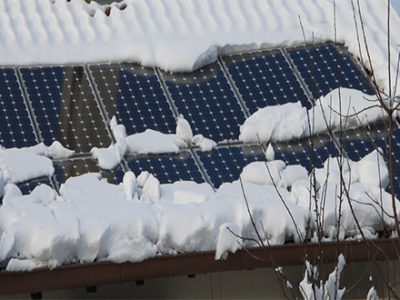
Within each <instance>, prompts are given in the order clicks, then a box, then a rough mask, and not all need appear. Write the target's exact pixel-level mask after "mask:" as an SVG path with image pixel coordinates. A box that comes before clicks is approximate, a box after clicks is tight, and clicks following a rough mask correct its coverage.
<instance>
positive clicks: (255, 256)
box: [0, 238, 400, 295]
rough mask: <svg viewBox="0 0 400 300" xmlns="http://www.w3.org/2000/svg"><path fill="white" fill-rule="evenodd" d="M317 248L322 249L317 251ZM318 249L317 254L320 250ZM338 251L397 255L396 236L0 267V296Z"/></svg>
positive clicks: (291, 261) (359, 256) (326, 259)
mask: <svg viewBox="0 0 400 300" xmlns="http://www.w3.org/2000/svg"><path fill="white" fill-rule="evenodd" d="M320 248H321V250H322V251H319V249H320ZM321 253H322V254H321ZM340 253H342V254H343V255H344V256H345V258H346V261H347V262H366V261H374V260H375V261H383V260H397V259H399V258H400V240H399V239H388V238H382V239H377V240H371V241H340V242H326V243H323V244H321V245H319V244H316V243H307V244H286V245H280V246H271V247H267V248H252V249H246V250H238V251H237V252H236V253H234V254H231V253H230V254H229V256H228V258H227V259H226V260H215V259H214V256H215V252H214V251H209V252H200V253H189V254H178V255H165V256H159V257H155V258H151V259H147V260H145V261H142V262H138V263H122V264H117V263H112V262H95V263H91V264H73V265H64V266H61V267H59V268H56V269H54V270H49V269H48V268H40V269H35V270H33V271H29V272H7V271H1V272H0V295H10V294H21V293H38V292H42V291H48V290H59V289H71V288H77V287H89V286H97V285H103V284H112V283H123V282H129V281H142V280H144V279H154V278H162V277H172V276H182V275H192V274H200V273H213V272H224V271H240V270H249V269H257V268H267V267H277V266H290V265H303V264H304V260H305V257H307V258H308V260H309V261H311V262H312V261H315V260H316V258H317V257H320V258H321V259H322V262H323V263H333V262H336V260H337V257H338V255H339V254H340Z"/></svg>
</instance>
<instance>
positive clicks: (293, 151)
mask: <svg viewBox="0 0 400 300" xmlns="http://www.w3.org/2000/svg"><path fill="white" fill-rule="evenodd" d="M273 148H274V151H275V159H280V160H283V161H284V162H285V163H286V164H289V165H296V164H300V165H302V166H303V167H305V168H306V169H307V170H308V171H311V169H312V167H316V168H321V167H323V165H324V162H325V160H326V159H327V158H328V157H335V156H338V155H339V152H338V151H337V149H336V147H335V145H334V143H333V142H332V141H331V139H330V138H329V136H328V135H321V136H315V137H312V143H311V140H310V139H303V140H300V141H292V142H287V143H276V144H273Z"/></svg>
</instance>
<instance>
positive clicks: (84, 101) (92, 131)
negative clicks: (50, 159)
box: [20, 66, 111, 152]
mask: <svg viewBox="0 0 400 300" xmlns="http://www.w3.org/2000/svg"><path fill="white" fill-rule="evenodd" d="M20 71H21V74H22V78H23V82H24V84H25V86H26V90H27V93H28V97H29V99H30V101H31V104H32V108H33V113H34V115H35V118H36V121H37V123H38V126H39V129H40V133H41V136H42V138H43V141H44V142H45V143H46V144H51V143H52V142H53V141H54V140H58V141H60V142H61V143H62V144H63V145H64V146H66V147H67V148H70V149H73V150H75V151H77V152H89V151H90V149H91V148H92V147H95V146H96V147H105V146H109V144H110V143H111V139H110V137H109V135H108V132H107V130H106V125H105V123H104V120H103V118H102V116H101V113H100V110H99V108H98V105H97V102H96V99H95V97H94V94H93V91H92V88H91V86H90V83H89V80H88V77H87V75H86V73H85V71H84V68H83V67H82V66H73V67H72V66H65V67H60V66H58V67H30V68H22V69H20Z"/></svg>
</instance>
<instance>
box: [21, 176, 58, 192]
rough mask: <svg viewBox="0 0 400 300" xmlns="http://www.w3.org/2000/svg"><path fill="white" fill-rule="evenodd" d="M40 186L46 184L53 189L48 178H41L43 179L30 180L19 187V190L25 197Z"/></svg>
mask: <svg viewBox="0 0 400 300" xmlns="http://www.w3.org/2000/svg"><path fill="white" fill-rule="evenodd" d="M41 184H46V185H48V186H49V187H51V188H53V185H52V184H51V181H50V179H48V178H43V179H39V180H32V181H29V182H26V183H23V184H20V185H19V188H20V190H21V192H22V194H23V195H27V194H30V193H32V191H33V190H34V189H35V188H36V187H37V186H38V185H41Z"/></svg>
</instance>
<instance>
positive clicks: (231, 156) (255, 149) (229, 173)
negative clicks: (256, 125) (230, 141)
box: [196, 146, 265, 188]
mask: <svg viewBox="0 0 400 300" xmlns="http://www.w3.org/2000/svg"><path fill="white" fill-rule="evenodd" d="M196 154H197V155H198V156H199V158H200V161H201V163H202V164H203V166H204V169H205V170H206V172H207V174H208V176H209V178H210V180H211V183H212V184H213V185H214V187H215V188H218V187H219V186H220V185H221V184H222V183H224V182H232V181H234V180H237V179H238V178H239V176H240V173H241V172H242V169H243V168H244V167H245V166H246V165H248V164H249V163H251V162H253V161H265V155H264V153H263V152H262V150H261V149H260V147H259V146H231V147H221V148H217V149H214V150H213V151H212V152H211V153H204V152H201V151H197V152H196Z"/></svg>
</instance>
